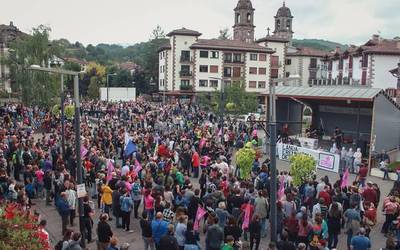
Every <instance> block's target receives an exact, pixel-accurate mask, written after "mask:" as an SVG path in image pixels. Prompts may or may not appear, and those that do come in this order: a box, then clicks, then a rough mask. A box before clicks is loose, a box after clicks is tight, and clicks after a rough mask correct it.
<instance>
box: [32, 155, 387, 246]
mask: <svg viewBox="0 0 400 250" xmlns="http://www.w3.org/2000/svg"><path fill="white" fill-rule="evenodd" d="M278 168H279V170H288V169H289V166H288V163H287V162H284V161H278ZM317 174H318V177H319V178H320V177H323V176H325V175H327V176H328V177H329V179H330V181H331V182H334V181H336V179H337V178H338V175H337V174H335V173H331V172H326V171H321V170H318V172H317ZM355 177H356V176H355V175H351V177H350V181H353V180H354V179H355ZM368 180H371V181H373V182H374V183H377V184H378V186H379V187H380V189H381V199H380V203H379V208H378V223H377V225H375V227H374V228H373V230H372V232H371V235H370V239H371V241H372V248H371V249H374V250H375V249H380V248H381V247H384V246H385V242H386V238H385V237H384V236H383V234H381V233H380V230H381V227H382V224H383V222H384V219H385V218H384V215H383V214H382V212H381V205H382V201H383V199H384V198H385V197H386V195H387V194H388V192H389V190H390V189H391V187H392V185H393V182H391V181H383V180H382V179H379V178H376V177H372V176H371V177H368ZM192 183H193V184H195V185H197V184H198V181H197V180H196V179H193V178H192ZM34 202H35V203H36V205H35V206H34V207H33V208H34V209H36V210H37V211H38V212H39V213H40V214H41V216H42V218H45V219H47V220H48V225H47V230H48V232H49V234H50V236H51V239H52V243H53V244H56V243H57V241H58V240H60V239H61V237H62V236H61V218H60V216H59V214H58V212H57V210H56V208H55V207H54V206H46V205H45V202H44V201H42V200H35V201H34ZM95 203H96V202H95ZM139 211H142V206H141V207H140V209H139ZM98 215H99V210H98V209H97V208H96V216H95V217H94V218H96V219H94V227H93V237H94V239H96V233H95V232H96V227H97V226H96V225H97V222H98V220H97V218H98ZM132 218H133V214H132ZM109 223H110V225H111V227H112V229H113V232H114V234H115V235H116V236H117V238H118V240H119V244H122V243H125V242H128V243H129V244H130V248H129V249H130V250H143V242H142V239H141V230H140V225H139V220H136V219H132V220H131V229H132V230H133V231H134V232H133V233H129V232H125V231H123V230H122V229H117V228H116V227H115V220H112V221H110V222H109ZM73 229H74V230H79V228H78V218H76V219H75V227H73ZM268 232H269V229H268ZM200 239H201V242H202V245H203V246H204V240H205V235H204V234H203V233H201V235H200ZM268 242H269V235H268V237H267V238H264V239H262V241H261V245H260V249H261V250H264V249H267V244H268ZM87 247H88V248H89V249H91V250H92V249H96V243H95V242H93V243H91V244H89V245H87ZM338 249H339V250H345V249H346V235H345V233H344V230H342V232H341V234H340V236H339V245H338Z"/></svg>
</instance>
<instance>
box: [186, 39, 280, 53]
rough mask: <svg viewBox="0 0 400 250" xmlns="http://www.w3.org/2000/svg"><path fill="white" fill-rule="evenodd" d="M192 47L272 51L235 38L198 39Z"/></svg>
mask: <svg viewBox="0 0 400 250" xmlns="http://www.w3.org/2000/svg"><path fill="white" fill-rule="evenodd" d="M190 48H193V49H218V50H237V51H255V52H264V53H271V54H272V53H274V51H273V50H272V49H270V48H266V47H264V46H261V45H258V44H257V43H245V42H241V41H237V40H222V39H199V40H198V41H197V42H196V43H194V44H192V46H190Z"/></svg>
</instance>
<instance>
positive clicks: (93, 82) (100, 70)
mask: <svg viewBox="0 0 400 250" xmlns="http://www.w3.org/2000/svg"><path fill="white" fill-rule="evenodd" d="M105 82H106V67H105V66H103V65H100V64H98V63H95V62H91V63H89V64H88V66H87V68H86V72H85V74H84V75H83V78H82V80H81V84H80V93H82V95H88V96H89V97H90V98H95V99H96V98H98V97H99V93H100V92H99V89H100V87H102V86H104V85H105Z"/></svg>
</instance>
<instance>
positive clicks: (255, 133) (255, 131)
mask: <svg viewBox="0 0 400 250" xmlns="http://www.w3.org/2000/svg"><path fill="white" fill-rule="evenodd" d="M251 135H252V136H253V137H256V136H257V129H254V130H253V132H252V133H251Z"/></svg>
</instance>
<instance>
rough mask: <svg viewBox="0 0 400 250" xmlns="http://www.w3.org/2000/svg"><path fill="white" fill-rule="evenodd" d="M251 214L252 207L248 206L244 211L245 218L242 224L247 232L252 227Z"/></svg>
mask: <svg viewBox="0 0 400 250" xmlns="http://www.w3.org/2000/svg"><path fill="white" fill-rule="evenodd" d="M250 212H251V205H250V204H247V205H246V208H245V210H244V218H243V224H242V229H243V230H246V229H248V228H249V225H250Z"/></svg>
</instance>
